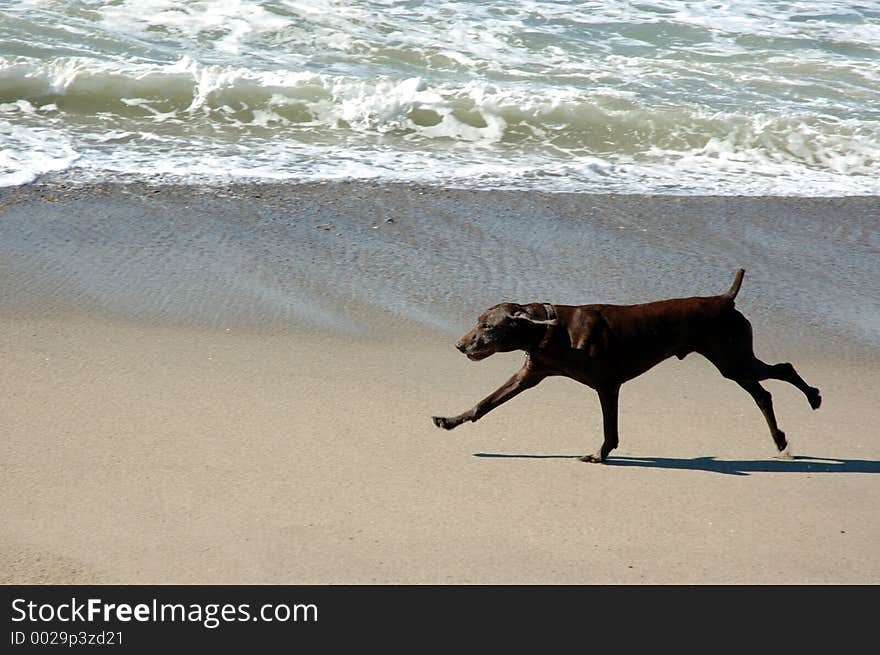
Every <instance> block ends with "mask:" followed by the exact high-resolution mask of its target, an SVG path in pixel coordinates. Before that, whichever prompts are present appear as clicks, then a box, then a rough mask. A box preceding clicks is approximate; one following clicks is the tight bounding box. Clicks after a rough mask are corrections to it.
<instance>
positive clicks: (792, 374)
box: [754, 358, 822, 409]
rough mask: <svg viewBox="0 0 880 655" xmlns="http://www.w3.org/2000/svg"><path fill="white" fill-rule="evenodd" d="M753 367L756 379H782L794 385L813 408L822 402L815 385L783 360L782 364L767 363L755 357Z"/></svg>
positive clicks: (816, 407)
mask: <svg viewBox="0 0 880 655" xmlns="http://www.w3.org/2000/svg"><path fill="white" fill-rule="evenodd" d="M754 369H755V372H756V373H757V379H758V380H767V379H773V380H782V381H783V382H788V383H789V384H791V385H794V386H795V387H797V388H798V389H800V390H801V392H802V393H803V394H804V395H805V396H806V397H807V402H809V403H810V407H812V408H813V409H819V406H820V405H821V404H822V396H821V394H820V393H819V390H818V389H817V388H816V387H811V386H810V385H809V384H807V383H806V382H805V381H804V379H803V378H802V377H801V376H800V375H798V372H797V371H796V370H794V366H792V365H791V364H789V363H788V362H785V363H783V364H774V365H772V366H771V365H769V364H765V363H764V362H762V361H761V360H760V359H757V358H755V363H754Z"/></svg>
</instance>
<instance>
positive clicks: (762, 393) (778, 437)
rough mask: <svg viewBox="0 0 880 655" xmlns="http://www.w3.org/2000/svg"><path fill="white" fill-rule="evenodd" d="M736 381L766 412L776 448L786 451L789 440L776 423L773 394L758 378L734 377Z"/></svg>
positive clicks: (765, 416) (764, 412)
mask: <svg viewBox="0 0 880 655" xmlns="http://www.w3.org/2000/svg"><path fill="white" fill-rule="evenodd" d="M734 381H735V382H736V383H737V384H738V385H739V386H741V387H742V388H743V389H745V390H746V391H748V392H749V394H750V395H751V396H752V398H754V399H755V404H757V405H758V408H759V409H760V410H761V412H762V413H763V414H764V418H765V419H766V421H767V427H769V428H770V435H771V436H772V437H773V442H774V443H775V444H776V448H777V449H778V450H779V452H782V451H784V450H785V449H786V447H787V446H788V441H787V440H786V439H785V433H784V432H783V431H782V430H780V429H779V426H778V425H777V424H776V414H775V413H774V412H773V396H771V395H770V392H769V391H767V390H766V389H765V388H764V387H762V386H761V384H760V383H759V382H758V381H757V380H737V379H734Z"/></svg>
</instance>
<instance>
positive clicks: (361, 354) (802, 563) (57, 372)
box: [0, 240, 880, 584]
mask: <svg viewBox="0 0 880 655" xmlns="http://www.w3.org/2000/svg"><path fill="white" fill-rule="evenodd" d="M43 241H45V240H43ZM76 257H79V259H78V260H77V261H78V263H79V264H80V265H83V266H89V261H88V259H87V258H86V257H85V256H83V255H82V254H79V255H76ZM24 259H25V257H24V255H22V257H21V258H16V257H15V256H13V255H10V252H9V251H6V252H5V256H4V258H2V259H0V267H4V268H5V269H6V270H7V271H10V270H11V271H15V272H16V275H18V277H14V278H9V277H7V278H6V279H7V280H9V279H16V280H21V279H22V278H21V275H22V274H21V271H22V270H23V267H24V264H23V261H24ZM68 264H69V262H68ZM29 275H34V276H36V275H38V273H33V272H32V273H30V274H29ZM49 278H50V276H49V275H48V273H46V274H45V275H43V279H44V280H45V279H49ZM34 279H36V278H34ZM47 284H48V283H47ZM32 288H33V289H38V290H40V293H42V294H43V298H44V299H45V300H46V304H44V305H43V306H42V311H40V312H36V311H34V307H35V306H36V305H35V304H34V297H35V296H34V294H35V293H36V292H34V293H32V294H30V295H28V296H27V299H26V300H27V302H25V300H21V296H22V294H23V293H24V292H25V291H26V290H23V289H22V288H21V287H18V288H10V286H9V283H8V282H7V284H6V287H5V289H3V295H4V298H5V301H4V303H5V305H4V317H3V318H2V319H0V357H2V361H3V363H4V365H3V372H2V375H0V433H2V439H0V475H2V481H3V482H2V485H0V522H2V525H3V530H2V533H0V582H3V583H32V582H39V583H43V582H52V583H294V584H299V583H447V582H448V583H452V582H459V583H636V584H638V583H857V584H859V583H871V584H876V583H878V582H880V512H878V500H880V439H878V438H877V436H878V427H877V426H878V425H880V404H878V402H877V391H876V382H877V379H878V371H880V367H878V364H877V359H876V358H873V359H872V358H871V357H861V358H856V357H850V358H846V357H843V356H838V355H837V354H833V353H834V352H835V351H834V350H833V349H829V351H830V352H832V356H827V357H821V356H818V355H816V354H815V353H814V351H815V348H813V349H809V352H810V353H811V354H809V355H806V354H802V353H801V349H800V347H799V343H798V342H796V341H792V342H791V343H789V344H788V345H787V346H784V345H783V346H779V347H776V348H774V350H773V352H772V357H767V359H771V360H773V361H780V360H782V359H783V358H784V359H786V360H790V361H792V362H794V363H795V365H796V367H797V369H798V370H799V372H800V373H801V374H802V375H803V377H804V378H806V379H807V381H808V382H810V383H811V384H815V385H816V386H819V387H820V388H821V389H822V394H823V398H824V404H823V406H822V408H821V409H820V410H819V411H816V412H813V411H811V410H810V408H809V407H808V405H807V403H806V401H805V399H804V398H803V396H802V395H801V394H800V393H799V392H798V391H796V390H795V389H793V388H792V387H789V386H787V385H785V384H784V383H781V382H769V383H768V385H767V386H768V388H769V389H770V390H771V391H772V392H773V393H774V399H775V403H776V412H777V416H778V418H779V421H780V425H781V427H782V429H783V430H785V431H786V433H787V435H788V436H789V439H790V441H791V444H792V450H793V453H794V454H795V455H796V456H797V458H796V459H795V460H793V461H781V460H777V459H773V454H774V449H773V445H772V441H771V438H770V436H769V433H768V431H767V429H766V426H765V424H764V421H763V418H762V417H761V414H760V412H759V411H758V409H757V408H756V407H755V406H754V403H753V402H752V400H751V398H750V397H749V396H747V395H746V394H745V393H743V392H742V390H740V389H739V388H738V387H737V386H736V385H735V384H733V383H732V382H729V381H727V380H724V379H723V378H721V377H720V376H719V375H718V374H717V372H716V371H715V370H714V369H713V368H712V367H711V365H709V364H708V363H707V362H705V361H704V360H701V359H700V358H698V357H696V356H692V357H689V358H687V359H686V360H684V361H683V362H679V361H677V360H673V361H669V362H666V363H664V364H661V365H660V366H659V367H657V368H656V369H654V370H653V371H651V372H649V373H648V374H646V375H644V376H643V377H641V378H639V379H637V380H635V381H633V382H631V383H629V384H627V385H626V386H624V388H623V392H622V396H621V447H620V448H619V449H618V450H617V451H615V453H614V454H613V456H612V460H611V462H610V464H608V465H595V464H584V463H581V462H579V461H577V459H575V456H577V455H581V454H583V453H585V452H592V451H593V450H595V448H596V446H597V445H598V444H599V442H600V439H601V437H600V425H601V417H600V413H599V407H598V402H597V400H596V397H595V394H594V393H593V392H592V391H591V390H589V389H587V388H586V387H582V386H580V385H578V384H576V383H574V382H571V381H567V380H560V379H553V380H548V381H545V382H544V383H542V384H541V385H540V386H539V387H537V388H536V389H533V390H531V391H529V392H527V393H525V394H523V395H522V396H520V397H518V398H517V399H516V400H514V401H513V402H511V403H509V404H507V405H505V406H503V407H501V408H499V409H498V410H496V411H495V412H493V413H492V414H490V415H488V416H487V417H485V418H484V419H483V420H481V421H480V422H478V423H475V424H468V425H465V426H462V427H461V428H459V429H457V430H455V431H453V432H444V431H440V430H438V429H436V428H435V427H434V426H433V425H432V424H431V421H430V418H429V417H430V416H431V415H432V414H452V413H458V412H460V411H462V410H464V409H467V408H468V407H470V406H471V405H472V404H473V403H474V402H475V401H476V400H478V399H479V398H481V397H483V396H484V395H486V394H487V393H488V392H489V391H491V390H493V389H494V388H495V387H496V386H497V385H498V384H500V383H501V382H502V381H503V380H505V379H506V377H507V376H508V375H509V374H510V373H511V372H512V371H513V370H515V369H516V368H517V367H518V366H519V364H520V359H521V355H519V354H508V355H497V356H495V357H492V358H490V359H489V360H487V361H485V362H481V363H479V364H474V363H470V362H468V361H467V360H466V359H465V358H464V357H463V356H461V355H460V354H458V353H457V352H455V351H454V349H453V348H452V342H453V340H454V339H453V338H452V337H451V336H450V334H449V332H448V330H431V329H428V328H426V327H424V326H421V327H420V326H418V325H416V324H414V323H404V324H403V325H404V328H405V329H398V330H394V329H390V328H388V327H387V325H385V324H384V323H382V322H381V321H378V319H377V323H376V325H374V326H373V329H371V330H369V331H367V333H366V334H362V335H360V336H353V335H341V334H335V333H333V332H332V331H329V330H322V329H309V328H307V327H302V326H301V327H297V326H295V325H289V326H287V327H278V326H272V327H271V328H267V329H255V328H253V327H250V328H248V327H245V326H232V327H222V326H220V327H218V326H216V325H213V326H212V325H202V326H194V325H183V324H181V323H179V322H178V323H175V322H174V321H166V320H155V321H148V320H141V319H140V318H139V317H137V316H135V317H129V318H124V317H123V318H120V316H118V315H116V316H111V312H106V311H99V310H98V309H95V308H94V307H88V308H87V310H88V311H82V312H77V311H74V310H72V309H71V308H69V307H62V306H61V303H59V302H58V301H57V300H56V297H57V294H56V295H52V294H50V293H48V292H46V291H45V289H42V288H41V287H39V285H35V286H33V287H32ZM747 290H748V286H745V287H744V291H747ZM25 295H27V294H25ZM53 303H54V304H53ZM16 306H19V308H20V311H16ZM475 309H477V308H475ZM119 313H124V312H119ZM471 318H472V317H470V316H466V315H464V314H462V315H461V316H459V317H455V318H454V319H451V322H452V323H456V322H457V323H461V325H462V327H466V326H467V323H469V322H470V320H471ZM764 327H765V328H766V326H764ZM779 329H784V326H779ZM756 331H758V330H756ZM758 332H759V331H758ZM760 339H761V337H760V332H759V334H758V336H757V340H758V343H759V344H760ZM844 341H845V339H843V337H841V338H840V343H844ZM838 345H840V344H838ZM844 345H845V344H844ZM847 348H850V347H849V346H846V347H844V346H841V347H840V348H839V349H838V350H841V351H847ZM852 348H856V347H855V346H853V347H852ZM852 348H850V350H849V351H852V352H855V351H856V350H858V352H868V353H869V354H870V353H871V352H874V353H875V354H876V350H872V348H871V347H870V346H865V345H864V344H861V345H858V348H856V350H853V349H852ZM758 350H759V354H765V355H766V354H767V353H761V348H760V347H759V349H758ZM805 350H808V349H805Z"/></svg>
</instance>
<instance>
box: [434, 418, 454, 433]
mask: <svg viewBox="0 0 880 655" xmlns="http://www.w3.org/2000/svg"><path fill="white" fill-rule="evenodd" d="M431 420H432V421H434V425H436V426H437V427H438V428H443V429H444V430H451V429H452V428H454V427H455V426H457V425H458V423H456V422H455V421H454V420H453V419H451V418H446V417H444V416H432V417H431Z"/></svg>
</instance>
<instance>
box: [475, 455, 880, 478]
mask: <svg viewBox="0 0 880 655" xmlns="http://www.w3.org/2000/svg"><path fill="white" fill-rule="evenodd" d="M474 457H489V458H499V459H577V458H578V457H580V455H513V454H505V453H474ZM606 466H635V467H647V468H658V469H675V470H684V471H708V472H710V473H724V474H727V475H749V474H750V473H880V462H878V461H872V460H867V459H827V458H824V457H807V456H803V455H801V456H795V457H794V458H792V459H755V460H724V459H715V458H714V457H694V458H693V459H678V458H672V457H615V456H613V455H612V456H611V457H609V458H608V461H607V462H606Z"/></svg>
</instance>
